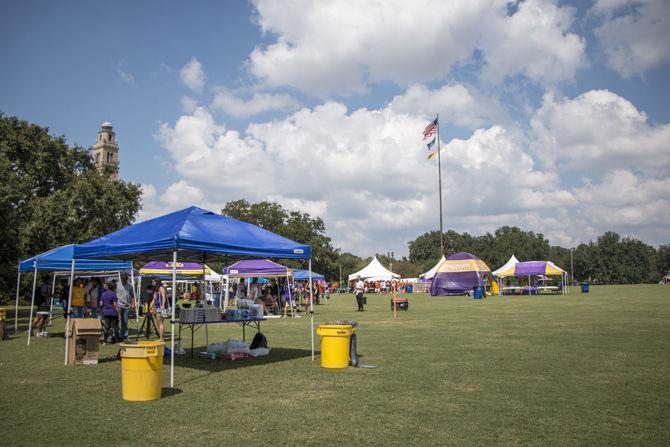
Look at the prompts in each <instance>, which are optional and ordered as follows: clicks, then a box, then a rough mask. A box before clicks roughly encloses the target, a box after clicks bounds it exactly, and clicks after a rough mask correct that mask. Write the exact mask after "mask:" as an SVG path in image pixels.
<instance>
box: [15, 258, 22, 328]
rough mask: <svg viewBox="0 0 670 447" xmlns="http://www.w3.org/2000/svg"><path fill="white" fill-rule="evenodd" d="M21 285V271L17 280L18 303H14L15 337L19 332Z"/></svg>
mask: <svg viewBox="0 0 670 447" xmlns="http://www.w3.org/2000/svg"><path fill="white" fill-rule="evenodd" d="M20 284H21V270H19V274H18V277H17V278H16V302H15V303H14V336H16V334H17V333H18V331H19V287H20Z"/></svg>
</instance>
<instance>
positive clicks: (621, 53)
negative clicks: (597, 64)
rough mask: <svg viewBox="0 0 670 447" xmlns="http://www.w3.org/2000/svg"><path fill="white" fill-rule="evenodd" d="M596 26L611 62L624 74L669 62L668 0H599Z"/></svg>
mask: <svg viewBox="0 0 670 447" xmlns="http://www.w3.org/2000/svg"><path fill="white" fill-rule="evenodd" d="M593 10H594V12H595V13H596V14H598V15H600V16H601V17H603V23H602V24H601V25H600V26H599V27H598V28H596V30H595V34H596V36H597V37H598V39H599V40H600V42H601V44H602V46H603V48H604V50H605V54H606V56H607V60H608V61H609V64H610V65H611V66H612V68H614V70H616V71H617V72H618V73H619V74H621V76H623V77H624V78H629V77H632V76H636V75H642V74H643V73H644V72H645V71H647V70H649V69H651V68H654V67H658V66H661V65H663V64H667V63H668V62H670V46H668V45H667V42H668V41H670V3H669V2H668V1H667V0H616V1H612V0H606V1H604V0H599V1H598V2H596V4H595V5H594V7H593Z"/></svg>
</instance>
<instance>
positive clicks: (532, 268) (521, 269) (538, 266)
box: [514, 261, 547, 276]
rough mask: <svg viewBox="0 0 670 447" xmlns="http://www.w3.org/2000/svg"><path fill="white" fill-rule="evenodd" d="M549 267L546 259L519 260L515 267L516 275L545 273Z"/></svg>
mask: <svg viewBox="0 0 670 447" xmlns="http://www.w3.org/2000/svg"><path fill="white" fill-rule="evenodd" d="M546 269H547V263H546V261H527V262H519V263H518V264H517V265H516V266H515V269H514V274H515V276H523V275H544V272H545V271H546Z"/></svg>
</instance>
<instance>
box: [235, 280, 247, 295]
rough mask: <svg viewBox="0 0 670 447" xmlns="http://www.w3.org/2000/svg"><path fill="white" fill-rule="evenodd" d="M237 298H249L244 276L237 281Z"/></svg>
mask: <svg viewBox="0 0 670 447" xmlns="http://www.w3.org/2000/svg"><path fill="white" fill-rule="evenodd" d="M235 298H237V299H238V300H244V299H246V298H247V288H246V286H245V284H244V278H240V281H239V282H238V283H237V290H236V291H235Z"/></svg>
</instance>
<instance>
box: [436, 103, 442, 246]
mask: <svg viewBox="0 0 670 447" xmlns="http://www.w3.org/2000/svg"><path fill="white" fill-rule="evenodd" d="M435 122H436V123H437V179H438V180H437V181H438V188H439V196H440V255H444V241H443V234H444V231H443V228H442V154H441V151H440V114H439V113H438V114H437V118H435Z"/></svg>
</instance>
